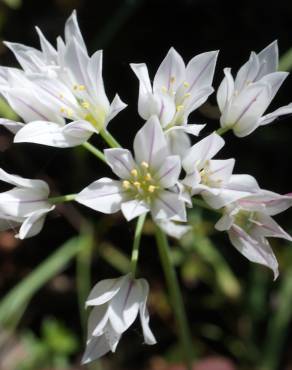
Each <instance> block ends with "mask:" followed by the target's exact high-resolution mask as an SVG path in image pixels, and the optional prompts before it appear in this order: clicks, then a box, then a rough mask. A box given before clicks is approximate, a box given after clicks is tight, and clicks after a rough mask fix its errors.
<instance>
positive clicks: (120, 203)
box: [75, 116, 186, 222]
mask: <svg viewBox="0 0 292 370" xmlns="http://www.w3.org/2000/svg"><path fill="white" fill-rule="evenodd" d="M134 152H135V160H134V159H133V157H132V154H131V153H130V151H129V150H127V149H106V150H105V151H104V153H105V157H106V160H107V163H108V164H109V165H110V167H111V168H112V170H113V172H114V173H115V174H116V175H117V176H119V177H120V178H121V181H117V180H112V179H109V178H102V179H100V180H97V181H95V182H93V183H92V184H90V185H89V186H88V187H86V188H85V189H83V190H82V191H81V192H80V193H79V194H77V196H76V198H75V200H76V201H77V202H79V203H81V204H84V205H85V206H87V207H90V208H92V209H94V210H96V211H100V212H103V213H114V212H117V211H119V210H121V211H122V212H123V214H124V216H125V217H126V219H127V220H128V221H129V220H131V219H133V218H135V217H137V216H139V215H141V214H144V213H146V212H148V211H150V212H151V214H152V217H153V219H154V220H155V221H157V222H159V221H161V220H162V221H163V220H175V221H183V222H184V221H186V210H185V204H184V202H183V201H182V200H180V199H179V194H177V193H175V192H173V191H170V190H169V189H170V188H172V187H173V186H174V185H175V184H176V182H177V181H178V177H179V174H180V171H181V163H180V158H179V157H178V156H176V155H170V154H169V151H168V146H167V142H166V139H165V136H164V134H163V131H162V128H161V126H160V123H159V121H158V118H157V117H156V116H153V117H151V118H150V119H149V120H148V121H147V122H146V123H145V125H144V126H143V127H142V128H141V129H140V130H139V131H138V133H137V134H136V137H135V140H134Z"/></svg>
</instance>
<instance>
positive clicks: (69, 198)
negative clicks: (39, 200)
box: [48, 194, 76, 204]
mask: <svg viewBox="0 0 292 370" xmlns="http://www.w3.org/2000/svg"><path fill="white" fill-rule="evenodd" d="M75 197H76V194H67V195H60V196H59V197H52V198H49V199H48V201H49V202H50V203H51V204H59V203H64V202H72V200H75Z"/></svg>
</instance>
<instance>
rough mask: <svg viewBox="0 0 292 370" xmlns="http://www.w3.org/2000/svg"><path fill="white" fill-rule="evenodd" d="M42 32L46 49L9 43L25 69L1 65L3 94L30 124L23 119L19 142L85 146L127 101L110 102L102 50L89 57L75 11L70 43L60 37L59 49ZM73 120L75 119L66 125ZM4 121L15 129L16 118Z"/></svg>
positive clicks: (68, 36) (67, 33)
mask: <svg viewBox="0 0 292 370" xmlns="http://www.w3.org/2000/svg"><path fill="white" fill-rule="evenodd" d="M37 32H38V35H39V38H40V44H41V50H37V49H34V48H32V47H28V46H25V45H21V44H15V43H6V45H7V46H8V47H9V48H10V49H11V50H12V51H13V53H14V54H15V56H16V58H17V60H18V61H19V63H20V65H21V67H22V68H23V71H22V70H18V69H15V68H7V67H2V68H1V69H0V93H1V94H2V95H3V96H4V97H5V98H6V100H7V101H8V103H9V104H10V105H11V107H12V108H13V109H14V110H15V112H16V113H17V114H18V115H19V116H20V117H21V118H22V119H23V120H24V122H26V125H23V124H21V123H18V126H17V127H18V130H17V131H18V132H17V134H16V136H15V142H33V143H38V144H44V145H50V146H57V147H70V146H75V145H80V144H82V143H83V142H85V141H87V140H88V139H89V137H90V136H91V135H92V134H93V133H98V132H99V131H100V130H104V129H106V127H107V124H108V123H109V121H110V120H111V119H112V118H114V117H115V116H116V115H117V114H118V113H119V112H120V111H121V110H122V109H124V108H125V106H126V105H125V104H124V103H123V102H122V101H121V100H120V98H119V96H118V95H116V97H115V98H114V100H113V102H112V103H111V104H110V103H109V100H108V98H107V96H106V94H105V90H104V84H103V78H102V51H101V50H99V51H96V52H95V53H94V54H93V55H92V56H91V57H90V56H89V55H88V52H87V49H86V46H85V43H84V40H83V38H82V35H81V32H80V29H79V26H78V22H77V18H76V12H75V11H74V12H73V13H72V15H71V17H70V18H69V19H68V20H67V22H66V25H65V42H64V41H63V40H62V39H61V38H60V37H58V39H57V48H56V49H55V48H54V47H53V46H52V45H51V44H50V43H49V42H48V41H47V40H46V38H45V37H44V35H43V34H42V33H41V31H40V30H39V29H37ZM67 121H72V122H70V123H69V124H65V123H66V122H67ZM1 124H2V125H4V126H6V127H7V128H8V129H9V128H10V127H11V126H13V121H12V122H11V121H10V122H9V121H2V122H1ZM15 126H16V125H15V123H14V126H13V127H14V128H15ZM14 131H16V130H15V129H14Z"/></svg>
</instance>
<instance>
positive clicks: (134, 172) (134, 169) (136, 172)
mask: <svg viewBox="0 0 292 370" xmlns="http://www.w3.org/2000/svg"><path fill="white" fill-rule="evenodd" d="M131 174H132V175H133V176H134V177H137V176H138V171H137V170H136V168H133V169H132V170H131Z"/></svg>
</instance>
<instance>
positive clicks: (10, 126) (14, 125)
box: [0, 118, 24, 134]
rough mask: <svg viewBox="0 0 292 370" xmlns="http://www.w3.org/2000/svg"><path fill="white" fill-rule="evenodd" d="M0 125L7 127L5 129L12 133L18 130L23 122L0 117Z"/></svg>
mask: <svg viewBox="0 0 292 370" xmlns="http://www.w3.org/2000/svg"><path fill="white" fill-rule="evenodd" d="M0 125H1V126H4V127H5V128H7V130H9V131H10V132H12V133H13V134H16V133H17V131H19V130H20V129H21V128H22V127H23V126H24V123H22V122H15V121H11V120H10V119H5V118H0Z"/></svg>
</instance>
